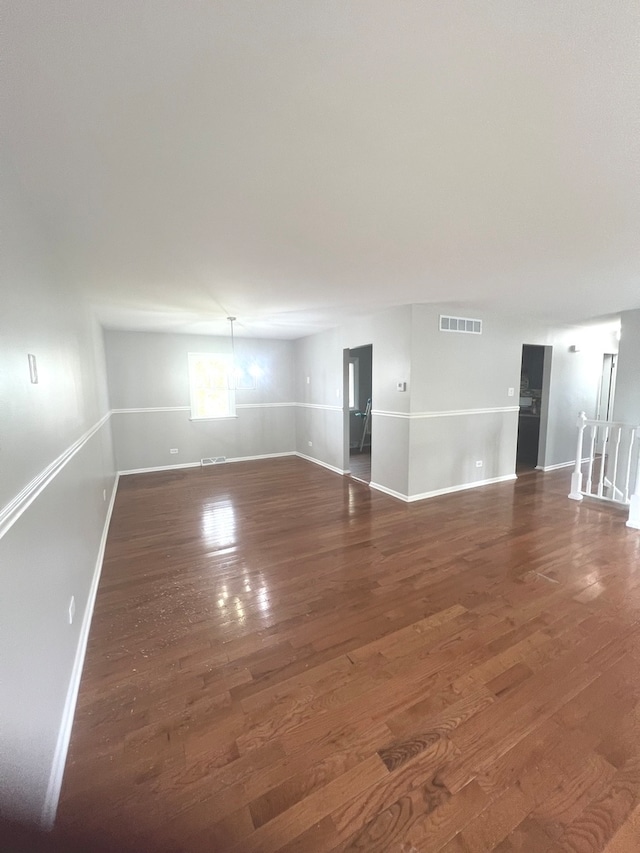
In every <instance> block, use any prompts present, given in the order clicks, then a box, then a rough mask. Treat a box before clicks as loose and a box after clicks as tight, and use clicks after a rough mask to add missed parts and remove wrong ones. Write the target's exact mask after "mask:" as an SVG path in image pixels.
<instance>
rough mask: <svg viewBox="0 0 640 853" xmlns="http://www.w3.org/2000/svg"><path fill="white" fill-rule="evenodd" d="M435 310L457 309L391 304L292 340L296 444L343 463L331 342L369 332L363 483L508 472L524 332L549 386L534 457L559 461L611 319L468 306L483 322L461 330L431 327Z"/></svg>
mask: <svg viewBox="0 0 640 853" xmlns="http://www.w3.org/2000/svg"><path fill="white" fill-rule="evenodd" d="M441 313H444V314H453V315H454V316H457V315H459V314H460V308H459V306H455V305H453V306H452V305H445V304H443V305H413V306H403V307H401V308H394V309H391V310H388V311H385V312H380V313H378V314H375V315H371V316H368V317H363V318H359V319H349V320H347V321H345V323H344V325H342V326H341V327H339V328H336V329H333V330H331V331H329V332H323V333H320V334H318V335H312V336H310V337H307V338H303V339H302V340H300V341H298V342H297V343H296V372H297V387H298V397H299V399H300V400H302V401H303V402H305V404H306V405H307V406H308V408H303V409H301V410H299V411H298V414H297V418H298V421H297V431H296V436H297V444H296V447H297V449H298V451H299V452H301V453H305V454H307V455H309V456H312V457H314V458H316V459H318V460H320V461H322V462H324V463H327V464H329V465H331V466H334V467H336V468H338V469H341V468H344V467H346V465H347V464H348V463H347V462H346V461H345V457H344V430H343V412H342V410H341V407H342V405H343V400H342V396H341V395H340V393H338V392H340V391H341V390H342V382H343V378H342V377H343V373H342V371H343V363H342V351H343V349H344V348H346V347H349V348H353V347H356V346H360V345H364V344H368V343H372V344H373V395H372V398H373V411H374V415H373V428H372V448H373V451H372V482H373V483H374V484H377V485H380V486H382V487H383V488H384V489H387V490H389V491H391V492H393V493H398V494H400V495H403V496H405V497H410V498H415V497H419V496H421V495H425V494H429V493H431V492H437V491H446V490H450V489H453V488H460V487H464V486H468V485H473V484H474V483H477V482H481V481H485V480H492V481H495V480H502V479H507V478H510V477H511V478H513V476H514V475H515V457H516V444H517V433H518V412H517V408H518V400H519V388H520V362H521V356H522V345H523V344H525V343H526V344H540V345H545V346H547V347H549V348H550V349H549V353H550V358H551V367H550V381H549V397H548V404H546V405H545V406H544V409H543V412H542V418H541V420H542V423H543V424H544V423H546V424H547V425H548V428H547V434H546V441H544V440H543V441H542V442H541V455H540V459H539V462H540V464H541V465H542V466H549V467H550V466H555V465H562V464H565V463H566V464H569V463H571V462H572V461H573V457H574V455H575V438H576V421H577V415H578V412H580V411H586V412H587V414H588V415H590V416H594V415H595V412H596V406H597V400H598V391H599V387H600V378H601V370H602V356H603V353H604V352H615V351H616V348H617V345H616V340H615V336H614V334H613V329H612V327H611V325H601V326H598V325H596V326H592V325H590V326H568V327H544V326H542V325H540V324H534V323H531V322H530V321H529V320H528V319H526V318H513V317H502V316H499V315H496V314H490V313H487V312H482V311H480V312H478V311H471V316H473V317H474V318H478V319H481V320H482V321H483V334H482V335H466V334H457V333H444V332H440V331H439V328H438V325H439V324H438V320H439V315H440V314H441ZM462 313H463V314H464V315H465V316H467V315H469V311H468V310H465V311H463V312H462ZM572 345H578V349H579V351H578V352H573V351H572V349H571V348H572ZM307 377H309V382H307ZM400 380H406V381H407V383H408V385H407V391H406V392H398V391H397V390H396V384H397V382H398V381H400ZM509 388H513V389H514V396H513V397H509V396H508V389H509ZM309 441H312V445H313V446H312V447H309V446H308V442H309ZM478 460H481V461H482V463H483V465H482V467H481V468H477V467H476V461H478Z"/></svg>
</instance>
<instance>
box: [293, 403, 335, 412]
mask: <svg viewBox="0 0 640 853" xmlns="http://www.w3.org/2000/svg"><path fill="white" fill-rule="evenodd" d="M295 405H296V406H297V407H298V408H300V409H325V410H326V411H328V412H342V411H344V409H343V407H342V406H329V405H324V403H296V404H295Z"/></svg>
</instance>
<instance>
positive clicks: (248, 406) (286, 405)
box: [236, 403, 298, 409]
mask: <svg viewBox="0 0 640 853" xmlns="http://www.w3.org/2000/svg"><path fill="white" fill-rule="evenodd" d="M297 405H298V404H297V403H236V409H286V408H292V407H294V406H297Z"/></svg>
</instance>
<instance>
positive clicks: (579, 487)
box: [569, 412, 640, 530]
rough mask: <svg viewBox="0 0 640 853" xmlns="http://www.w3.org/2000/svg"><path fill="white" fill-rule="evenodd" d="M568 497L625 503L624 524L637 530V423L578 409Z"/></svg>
mask: <svg viewBox="0 0 640 853" xmlns="http://www.w3.org/2000/svg"><path fill="white" fill-rule="evenodd" d="M585 451H586V452H585ZM583 468H585V469H586V470H585V471H584V472H583ZM632 479H633V482H632ZM569 497H570V498H571V499H572V500H574V501H581V500H582V499H583V498H585V497H587V498H598V499H599V500H603V501H610V502H611V503H616V504H621V505H623V506H628V507H629V519H628V521H627V527H635V528H637V529H639V530H640V426H638V425H636V424H623V423H619V422H617V421H597V420H590V419H589V418H587V416H586V414H585V413H584V412H580V414H579V416H578V441H577V445H576V465H575V468H574V470H573V474H572V475H571V492H570V494H569Z"/></svg>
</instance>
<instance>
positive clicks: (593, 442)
mask: <svg viewBox="0 0 640 853" xmlns="http://www.w3.org/2000/svg"><path fill="white" fill-rule="evenodd" d="M597 434H598V426H597V424H591V441H590V442H589V468H588V469H587V488H586V489H585V494H587V495H590V494H591V482H592V477H593V461H594V459H595V458H596V436H597Z"/></svg>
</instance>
